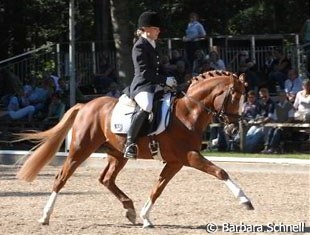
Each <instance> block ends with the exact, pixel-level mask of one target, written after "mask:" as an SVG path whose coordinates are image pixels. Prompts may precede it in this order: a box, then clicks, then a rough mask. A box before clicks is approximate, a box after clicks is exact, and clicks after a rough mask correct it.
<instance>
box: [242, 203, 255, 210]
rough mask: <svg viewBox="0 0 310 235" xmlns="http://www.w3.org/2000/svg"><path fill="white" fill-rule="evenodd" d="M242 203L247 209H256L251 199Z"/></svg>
mask: <svg viewBox="0 0 310 235" xmlns="http://www.w3.org/2000/svg"><path fill="white" fill-rule="evenodd" d="M242 205H243V206H244V207H245V209H247V210H254V207H253V205H252V203H251V202H250V201H248V202H244V203H242Z"/></svg>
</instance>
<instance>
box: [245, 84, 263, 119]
mask: <svg viewBox="0 0 310 235" xmlns="http://www.w3.org/2000/svg"><path fill="white" fill-rule="evenodd" d="M259 109H260V107H259V104H258V102H257V100H256V93H255V91H254V90H250V91H248V93H247V101H246V102H245V103H244V104H243V105H242V117H243V120H244V121H245V122H251V121H254V120H255V118H256V117H257V115H258V114H259Z"/></svg>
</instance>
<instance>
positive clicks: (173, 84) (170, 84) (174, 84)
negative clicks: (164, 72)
mask: <svg viewBox="0 0 310 235" xmlns="http://www.w3.org/2000/svg"><path fill="white" fill-rule="evenodd" d="M166 85H167V86H168V87H171V88H174V87H177V85H178V83H177V80H175V78H174V77H167V79H166Z"/></svg>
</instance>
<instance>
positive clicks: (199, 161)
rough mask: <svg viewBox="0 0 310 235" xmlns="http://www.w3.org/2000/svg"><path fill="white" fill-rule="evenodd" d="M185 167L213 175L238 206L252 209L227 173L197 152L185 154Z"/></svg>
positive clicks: (248, 200) (246, 198)
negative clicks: (224, 186)
mask: <svg viewBox="0 0 310 235" xmlns="http://www.w3.org/2000/svg"><path fill="white" fill-rule="evenodd" d="M186 165H189V166H191V167H193V168H196V169H198V170H201V171H203V172H206V173H208V174H210V175H213V176H215V177H216V178H218V179H220V180H223V181H224V183H225V184H226V186H227V187H228V188H229V189H230V191H231V192H232V193H233V195H234V196H235V197H236V198H237V199H238V200H239V202H240V204H242V205H244V206H245V207H246V209H248V210H253V209H254V207H253V205H252V203H251V201H250V199H249V198H248V197H247V196H246V195H245V193H244V192H243V191H242V189H241V188H240V187H239V186H238V185H237V184H236V183H235V182H234V181H233V180H232V179H231V178H230V177H229V175H228V174H227V172H226V171H225V170H223V169H222V168H220V167H218V166H216V165H215V164H213V163H212V162H211V161H209V160H207V159H205V158H204V157H203V156H202V155H201V154H200V153H199V152H196V151H191V152H189V153H188V154H187V163H186Z"/></svg>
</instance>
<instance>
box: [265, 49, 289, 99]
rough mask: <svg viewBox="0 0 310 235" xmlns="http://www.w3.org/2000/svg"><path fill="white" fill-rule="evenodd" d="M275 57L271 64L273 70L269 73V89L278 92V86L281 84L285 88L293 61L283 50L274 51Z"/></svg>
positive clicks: (281, 87) (282, 88)
mask: <svg viewBox="0 0 310 235" xmlns="http://www.w3.org/2000/svg"><path fill="white" fill-rule="evenodd" d="M274 56H275V59H274V60H273V62H272V64H271V72H270V73H269V75H268V86H269V91H270V92H272V93H276V86H277V85H279V87H280V89H281V90H284V82H285V80H286V78H287V72H288V71H289V69H291V61H290V60H289V59H288V58H287V56H286V55H285V54H283V53H282V51H281V50H279V49H277V50H275V51H274Z"/></svg>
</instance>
